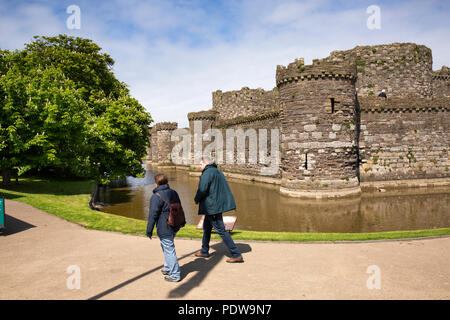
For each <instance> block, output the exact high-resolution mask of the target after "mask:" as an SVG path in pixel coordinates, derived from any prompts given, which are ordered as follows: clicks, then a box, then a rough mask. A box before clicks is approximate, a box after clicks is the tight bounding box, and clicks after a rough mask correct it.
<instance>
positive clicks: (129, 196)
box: [98, 167, 450, 233]
mask: <svg viewBox="0 0 450 320" xmlns="http://www.w3.org/2000/svg"><path fill="white" fill-rule="evenodd" d="M154 172H155V171H154V169H152V168H151V167H147V172H146V175H145V177H144V178H127V187H122V188H106V189H104V190H102V191H101V192H100V194H99V197H98V201H100V202H103V203H105V204H106V206H105V207H104V208H103V209H102V211H105V212H108V213H113V214H117V215H121V216H126V217H131V218H136V219H142V220H147V218H148V211H149V204H150V197H151V195H152V193H153V188H154V187H155V186H154V174H155V173H154ZM158 172H163V173H165V174H166V175H167V176H168V178H169V185H170V187H171V188H172V189H175V190H176V191H177V192H178V194H179V196H180V198H181V201H182V205H183V209H184V211H185V214H186V220H187V223H188V224H195V225H196V224H197V223H198V221H199V220H200V217H201V216H199V215H198V214H197V210H198V206H197V205H195V203H194V200H193V199H194V196H195V192H196V190H197V185H198V181H199V177H192V176H189V174H188V172H186V171H180V170H175V169H161V170H158ZM228 183H229V185H230V188H231V191H232V192H233V195H234V197H235V200H236V206H237V209H236V211H231V212H228V213H226V214H225V215H235V216H237V221H236V225H235V229H241V230H252V231H289V232H350V233H356V232H377V231H394V230H417V229H432V228H444V227H449V226H450V210H449V208H450V206H449V204H450V190H449V188H443V187H441V188H410V189H396V190H386V192H379V191H377V190H374V191H367V192H363V194H362V196H361V197H358V198H352V199H345V200H344V199H341V200H300V199H296V198H290V197H286V196H284V195H281V194H280V193H279V191H278V189H279V186H276V185H270V184H264V183H258V182H250V181H242V180H234V179H228Z"/></svg>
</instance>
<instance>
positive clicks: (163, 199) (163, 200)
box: [155, 192, 170, 207]
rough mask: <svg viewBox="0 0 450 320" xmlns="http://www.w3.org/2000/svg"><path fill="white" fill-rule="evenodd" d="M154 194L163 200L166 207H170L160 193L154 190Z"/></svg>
mask: <svg viewBox="0 0 450 320" xmlns="http://www.w3.org/2000/svg"><path fill="white" fill-rule="evenodd" d="M155 194H156V195H157V196H158V197H160V198H161V200H162V201H164V202H165V203H166V204H167V206H168V207H170V205H169V203H168V202H167V201H166V199H164V198H163V197H162V195H160V194H159V193H158V192H155Z"/></svg>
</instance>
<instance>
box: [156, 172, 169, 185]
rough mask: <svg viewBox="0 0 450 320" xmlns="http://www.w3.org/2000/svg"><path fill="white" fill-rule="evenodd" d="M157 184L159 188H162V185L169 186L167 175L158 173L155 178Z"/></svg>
mask: <svg viewBox="0 0 450 320" xmlns="http://www.w3.org/2000/svg"><path fill="white" fill-rule="evenodd" d="M155 183H156V184H157V185H158V186H161V185H163V184H167V183H168V180H167V177H166V175H165V174H162V173H158V174H157V175H156V176H155Z"/></svg>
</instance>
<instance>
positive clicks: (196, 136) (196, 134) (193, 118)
mask: <svg viewBox="0 0 450 320" xmlns="http://www.w3.org/2000/svg"><path fill="white" fill-rule="evenodd" d="M216 118H217V111H215V110H206V111H199V112H190V113H188V120H189V131H190V132H191V161H190V163H191V167H193V168H199V167H200V162H201V160H202V155H203V150H204V149H205V147H206V146H207V145H208V144H209V143H210V142H208V141H204V140H203V134H204V133H205V132H206V130H208V129H213V128H214V124H215V121H216Z"/></svg>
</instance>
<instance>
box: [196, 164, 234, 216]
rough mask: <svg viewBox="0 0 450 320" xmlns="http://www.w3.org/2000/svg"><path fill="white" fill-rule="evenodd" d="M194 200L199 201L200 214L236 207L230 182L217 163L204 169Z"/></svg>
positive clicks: (219, 211)
mask: <svg viewBox="0 0 450 320" xmlns="http://www.w3.org/2000/svg"><path fill="white" fill-rule="evenodd" d="M194 201H195V203H199V206H198V214H208V215H209V214H217V213H223V212H227V211H230V210H234V209H236V203H235V202H234V197H233V194H232V193H231V190H230V187H229V186H228V182H227V180H226V179H225V176H224V175H223V173H222V172H220V171H219V169H217V165H216V164H215V163H213V164H209V165H207V166H206V167H205V169H203V171H202V175H201V176H200V181H199V183H198V189H197V194H196V195H195V198H194Z"/></svg>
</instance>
